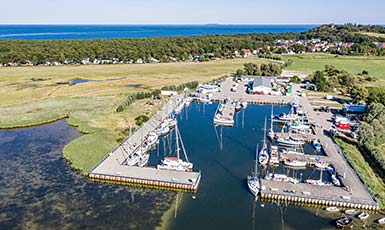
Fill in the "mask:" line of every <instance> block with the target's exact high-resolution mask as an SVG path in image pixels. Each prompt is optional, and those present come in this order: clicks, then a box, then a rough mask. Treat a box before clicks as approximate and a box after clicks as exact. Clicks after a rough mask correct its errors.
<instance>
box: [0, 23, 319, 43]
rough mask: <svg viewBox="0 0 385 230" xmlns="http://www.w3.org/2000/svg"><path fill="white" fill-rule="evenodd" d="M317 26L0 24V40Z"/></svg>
mask: <svg viewBox="0 0 385 230" xmlns="http://www.w3.org/2000/svg"><path fill="white" fill-rule="evenodd" d="M316 26H317V25H0V39H21V40H58V39H99V38H100V39H110V38H145V37H164V36H195V35H205V34H248V33H284V32H293V33H300V32H304V31H306V30H309V29H311V28H313V27H316Z"/></svg>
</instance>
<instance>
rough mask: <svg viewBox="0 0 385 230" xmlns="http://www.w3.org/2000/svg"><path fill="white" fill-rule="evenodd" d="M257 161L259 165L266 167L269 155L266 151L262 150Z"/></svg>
mask: <svg viewBox="0 0 385 230" xmlns="http://www.w3.org/2000/svg"><path fill="white" fill-rule="evenodd" d="M258 161H259V163H260V164H261V165H267V163H268V162H269V154H268V152H267V149H262V150H261V152H260V153H259V158H258Z"/></svg>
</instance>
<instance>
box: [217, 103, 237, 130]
mask: <svg viewBox="0 0 385 230" xmlns="http://www.w3.org/2000/svg"><path fill="white" fill-rule="evenodd" d="M223 108H224V105H223V104H222V103H220V104H219V105H218V107H217V110H216V111H215V115H214V119H213V120H214V124H215V125H223V126H233V125H234V120H233V119H226V118H225V117H224V116H223V114H222V112H223Z"/></svg>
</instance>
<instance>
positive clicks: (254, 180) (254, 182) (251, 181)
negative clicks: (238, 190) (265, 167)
mask: <svg viewBox="0 0 385 230" xmlns="http://www.w3.org/2000/svg"><path fill="white" fill-rule="evenodd" d="M247 186H248V187H249V190H250V192H251V193H252V194H253V195H254V196H257V195H258V193H259V191H260V190H261V183H260V180H259V177H258V147H257V149H256V151H255V168H254V175H253V176H247Z"/></svg>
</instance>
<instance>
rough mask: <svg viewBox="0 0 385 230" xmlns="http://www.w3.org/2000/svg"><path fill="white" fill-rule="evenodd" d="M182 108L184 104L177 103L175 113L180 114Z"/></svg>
mask: <svg viewBox="0 0 385 230" xmlns="http://www.w3.org/2000/svg"><path fill="white" fill-rule="evenodd" d="M183 108H184V103H183V102H182V103H179V104H178V105H177V106H176V107H175V113H177V114H178V113H180V112H182V110H183Z"/></svg>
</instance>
